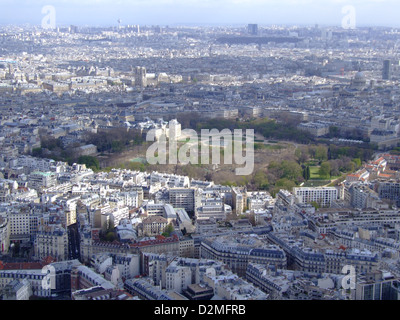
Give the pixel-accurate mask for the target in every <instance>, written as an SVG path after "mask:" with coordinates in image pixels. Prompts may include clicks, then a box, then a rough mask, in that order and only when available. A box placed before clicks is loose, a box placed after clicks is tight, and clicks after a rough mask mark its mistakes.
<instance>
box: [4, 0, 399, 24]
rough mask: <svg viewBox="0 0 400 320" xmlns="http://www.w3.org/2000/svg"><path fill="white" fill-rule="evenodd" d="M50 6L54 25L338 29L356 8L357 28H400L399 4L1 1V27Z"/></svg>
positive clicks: (32, 20) (388, 0)
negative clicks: (347, 8)
mask: <svg viewBox="0 0 400 320" xmlns="http://www.w3.org/2000/svg"><path fill="white" fill-rule="evenodd" d="M46 5H51V6H53V7H54V8H55V12H56V25H57V26H68V25H71V24H74V25H93V26H112V25H117V20H118V18H120V19H121V20H122V25H127V24H131V25H132V24H140V25H171V26H172V25H176V24H209V25H232V24H244V25H246V24H248V23H258V24H259V25H271V24H278V25H282V24H286V25H293V24H298V25H314V24H319V25H321V26H323V25H331V26H340V25H341V24H342V20H343V18H344V17H345V15H346V14H345V13H342V8H343V7H345V6H348V5H350V6H353V7H354V9H355V13H356V15H355V17H356V26H360V27H364V26H389V27H392V26H395V27H399V26H400V1H399V0H353V1H350V0H0V24H2V25H4V24H24V23H29V24H31V25H40V24H41V21H42V19H43V18H44V16H45V14H42V8H43V7H44V6H46Z"/></svg>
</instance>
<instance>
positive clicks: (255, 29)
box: [247, 23, 258, 36]
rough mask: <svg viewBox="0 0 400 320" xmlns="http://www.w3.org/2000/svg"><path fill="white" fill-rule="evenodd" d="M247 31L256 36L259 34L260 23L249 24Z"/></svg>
mask: <svg viewBox="0 0 400 320" xmlns="http://www.w3.org/2000/svg"><path fill="white" fill-rule="evenodd" d="M247 32H248V33H249V34H251V35H252V36H256V35H257V34H258V24H254V23H252V24H249V25H248V26H247Z"/></svg>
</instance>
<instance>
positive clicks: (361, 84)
mask: <svg viewBox="0 0 400 320" xmlns="http://www.w3.org/2000/svg"><path fill="white" fill-rule="evenodd" d="M366 86H367V78H366V77H365V74H364V73H363V72H362V71H359V72H357V73H356V75H355V76H354V78H353V79H352V80H351V84H350V88H351V89H356V90H362V89H364V88H365V87H366Z"/></svg>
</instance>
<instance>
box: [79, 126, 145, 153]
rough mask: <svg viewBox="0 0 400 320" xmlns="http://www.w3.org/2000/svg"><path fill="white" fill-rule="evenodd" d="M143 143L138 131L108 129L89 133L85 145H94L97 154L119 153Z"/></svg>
mask: <svg viewBox="0 0 400 320" xmlns="http://www.w3.org/2000/svg"><path fill="white" fill-rule="evenodd" d="M143 142H144V139H143V137H142V134H141V132H140V131H139V130H131V129H130V130H126V128H110V129H107V130H102V131H99V132H97V133H89V134H88V135H87V138H86V139H85V143H88V144H94V145H95V146H96V147H97V150H98V151H99V152H115V153H118V152H121V151H124V150H125V149H126V148H128V147H129V146H131V145H140V144H142V143H143Z"/></svg>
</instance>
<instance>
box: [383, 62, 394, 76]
mask: <svg viewBox="0 0 400 320" xmlns="http://www.w3.org/2000/svg"><path fill="white" fill-rule="evenodd" d="M391 78H392V70H391V62H390V60H384V61H383V71H382V79H383V80H390V79H391Z"/></svg>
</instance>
